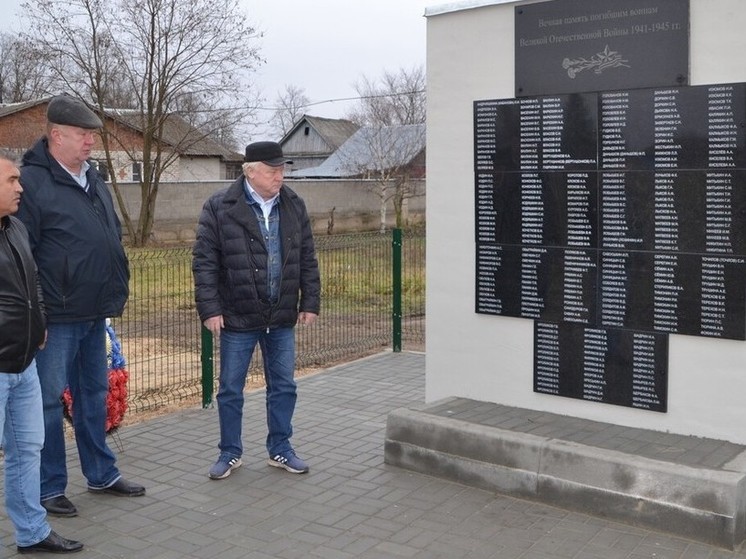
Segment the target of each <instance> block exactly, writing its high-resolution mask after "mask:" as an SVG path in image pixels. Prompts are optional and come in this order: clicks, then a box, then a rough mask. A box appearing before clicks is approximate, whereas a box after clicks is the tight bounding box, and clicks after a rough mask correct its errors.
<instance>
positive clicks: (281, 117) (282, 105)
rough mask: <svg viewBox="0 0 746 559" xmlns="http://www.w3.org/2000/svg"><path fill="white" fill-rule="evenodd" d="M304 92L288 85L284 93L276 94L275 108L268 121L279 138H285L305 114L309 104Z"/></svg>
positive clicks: (300, 88)
mask: <svg viewBox="0 0 746 559" xmlns="http://www.w3.org/2000/svg"><path fill="white" fill-rule="evenodd" d="M305 91H306V90H305V89H303V88H302V87H298V86H295V85H292V84H290V85H286V86H285V91H282V92H279V93H278V94H277V99H276V100H275V104H276V107H277V108H276V109H275V112H274V114H273V115H272V118H271V119H270V124H271V125H272V126H273V128H274V129H275V130H276V131H277V133H278V136H279V137H283V136H285V134H287V133H288V132H289V131H290V129H291V128H292V127H293V125H294V124H295V123H296V122H298V120H299V119H300V118H301V117H302V116H303V115H304V114H305V112H306V107H308V104H309V103H310V102H311V100H310V99H309V98H308V97H307V96H306V93H305Z"/></svg>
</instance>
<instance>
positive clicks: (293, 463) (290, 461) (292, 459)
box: [267, 450, 308, 474]
mask: <svg viewBox="0 0 746 559" xmlns="http://www.w3.org/2000/svg"><path fill="white" fill-rule="evenodd" d="M267 464H269V465H270V466H273V467H275V468H285V469H286V470H287V471H288V472H290V473H291V474H305V473H306V472H308V464H306V463H305V462H304V461H303V460H301V459H300V458H298V457H297V456H296V455H295V452H293V451H292V450H291V451H289V452H283V453H282V454H276V455H275V456H273V457H271V458H270V459H269V460H267Z"/></svg>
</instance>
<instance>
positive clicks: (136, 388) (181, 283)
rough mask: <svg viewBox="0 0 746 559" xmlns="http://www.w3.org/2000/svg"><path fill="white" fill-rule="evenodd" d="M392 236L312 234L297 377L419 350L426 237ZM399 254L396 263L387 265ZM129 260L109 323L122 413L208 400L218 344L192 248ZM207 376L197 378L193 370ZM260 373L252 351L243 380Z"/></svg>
mask: <svg viewBox="0 0 746 559" xmlns="http://www.w3.org/2000/svg"><path fill="white" fill-rule="evenodd" d="M400 237H401V239H400V240H398V237H396V233H393V234H392V232H387V233H385V234H382V233H378V232H373V233H370V232H369V233H355V234H345V235H331V236H318V237H316V250H317V255H318V259H319V267H320V271H321V282H322V310H321V316H320V317H319V320H318V321H317V322H316V323H315V324H314V325H312V326H303V327H298V328H296V340H297V364H298V369H299V370H300V371H308V370H313V369H317V368H323V367H328V366H330V365H332V364H334V363H338V362H342V361H348V360H351V359H356V358H358V357H362V356H365V355H369V354H371V353H374V352H377V351H380V350H383V349H385V348H393V349H394V350H399V349H401V348H403V349H405V350H424V343H425V320H424V318H425V233H424V231H423V230H411V231H410V230H407V231H404V232H403V234H400ZM398 252H400V258H401V259H400V264H399V263H395V261H394V257H395V255H397V253H398ZM128 256H129V259H130V271H131V279H130V298H129V301H128V303H127V307H126V308H125V312H124V314H123V316H122V317H120V318H117V319H115V320H114V321H113V325H114V328H115V330H116V332H117V335H118V337H119V339H120V341H121V342H122V352H123V354H124V357H125V359H126V360H127V369H128V371H129V373H130V379H129V397H128V400H129V406H130V413H138V412H144V411H150V410H154V409H158V408H161V407H164V406H170V405H177V404H186V403H197V402H200V401H202V403H203V405H204V404H206V403H209V402H210V400H211V398H212V389H213V387H214V385H215V377H216V376H217V371H218V369H219V358H218V355H219V353H218V352H219V347H218V346H219V341H218V340H217V339H216V340H213V339H212V336H211V335H210V334H209V332H206V331H204V329H203V328H202V327H201V324H200V322H199V319H198V318H197V313H196V310H195V307H194V286H193V282H192V273H191V248H168V249H129V250H128ZM397 266H398V269H397ZM394 277H398V278H399V282H398V283H397V285H395V284H394ZM397 294H400V297H397ZM397 299H398V300H399V301H400V302H398V303H397V302H396V301H397ZM397 305H398V307H397ZM397 323H399V324H400V327H399V329H398V332H397V326H396V325H397ZM203 347H204V351H203ZM210 369H212V372H211V373H208V378H205V379H203V378H202V371H203V370H206V371H208V372H209V371H210ZM261 375H262V373H261V355H260V354H259V353H257V355H256V356H255V359H254V360H253V362H252V366H251V370H250V379H251V381H253V382H255V383H258V382H260V381H261Z"/></svg>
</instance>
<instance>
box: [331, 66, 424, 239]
mask: <svg viewBox="0 0 746 559" xmlns="http://www.w3.org/2000/svg"><path fill="white" fill-rule="evenodd" d="M355 89H356V90H357V92H358V95H359V96H360V101H359V104H358V106H357V107H356V108H355V109H353V110H352V111H351V112H350V113H349V115H348V117H347V118H348V119H350V120H352V121H353V122H357V123H358V124H360V125H361V126H362V128H361V129H360V130H358V132H357V133H356V134H355V135H354V136H353V138H354V141H353V142H350V147H349V150H344V151H343V153H342V155H341V156H342V158H344V159H345V163H344V165H345V166H346V167H347V168H348V170H349V171H351V172H352V173H354V174H356V175H357V176H360V177H361V178H365V179H369V181H370V182H369V183H368V184H369V185H370V186H369V188H370V189H371V190H372V191H373V192H374V193H375V194H376V195H377V196H378V197H379V198H380V200H381V206H380V208H381V209H380V213H381V231H384V230H385V228H386V214H387V206H388V204H389V203H392V204H393V206H394V212H395V214H396V226H397V227H402V226H403V225H404V224H405V209H406V203H407V200H408V199H410V198H412V197H414V196H418V195H422V194H423V193H422V192H419V191H418V190H417V189H416V188H415V183H414V182H413V181H412V179H413V178H419V177H423V176H424V171H425V164H424V157H425V156H424V150H425V124H424V123H425V71H424V69H423V68H422V67H421V66H419V67H416V68H413V69H411V70H406V69H400V70H398V71H397V72H388V71H386V72H384V73H383V75H382V76H381V77H380V78H378V79H371V78H368V77H366V76H363V77H362V78H361V79H360V81H358V83H357V84H356V86H355ZM346 145H347V144H345V146H346Z"/></svg>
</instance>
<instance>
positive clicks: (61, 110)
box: [47, 94, 104, 130]
mask: <svg viewBox="0 0 746 559" xmlns="http://www.w3.org/2000/svg"><path fill="white" fill-rule="evenodd" d="M47 120H48V121H49V122H52V123H54V124H65V125H67V126H77V127H78V128H86V129H89V130H90V129H94V128H102V127H103V125H104V123H103V122H101V119H100V118H98V116H97V115H96V113H94V112H93V111H92V110H91V109H89V108H88V106H87V105H86V104H85V103H83V101H81V100H80V99H76V98H75V97H71V96H70V95H64V94H63V95H57V96H56V97H52V100H51V101H50V102H49V105H48V106H47Z"/></svg>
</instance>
